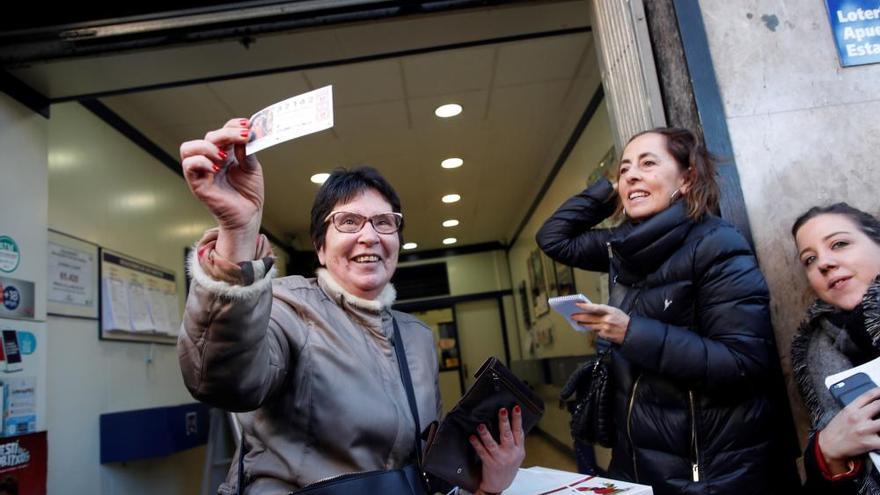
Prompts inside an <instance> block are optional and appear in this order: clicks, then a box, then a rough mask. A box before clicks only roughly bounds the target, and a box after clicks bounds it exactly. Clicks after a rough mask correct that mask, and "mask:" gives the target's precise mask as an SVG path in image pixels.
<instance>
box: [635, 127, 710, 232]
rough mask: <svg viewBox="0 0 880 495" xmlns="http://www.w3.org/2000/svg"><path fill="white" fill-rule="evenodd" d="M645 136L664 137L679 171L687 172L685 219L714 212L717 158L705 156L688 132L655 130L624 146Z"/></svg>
mask: <svg viewBox="0 0 880 495" xmlns="http://www.w3.org/2000/svg"><path fill="white" fill-rule="evenodd" d="M645 134H659V135H661V136H663V137H665V138H666V151H667V152H668V153H669V154H670V155H672V157H673V158H675V161H676V162H678V166H679V168H680V169H681V170H682V171H687V172H688V175H687V177H688V179H689V180H688V182H689V183H690V187H689V188H688V192H686V193H685V194H684V200H685V202H686V203H687V210H688V216H689V217H691V218H693V219H695V220H699V219H700V218H702V217H703V215H705V214H707V213H714V212H715V211H717V210H718V200H719V197H720V195H721V194H720V192H719V189H718V181H717V179H716V178H715V162H716V161H717V159H716V158H715V157H714V156H713V155H712V154H711V153H709V150H707V149H706V146H705V145H704V144H703V142H702V141H701V140H700V138H699V137H698V136H697V135H696V134H695V133H694V132H692V131H690V130H688V129H683V128H680V127H657V128H654V129H650V130H647V131H643V132H640V133H638V134H636V135H634V136H633V137H631V138H629V141H627V143H626V144H627V145H628V144H629V143H631V142H632V140H633V139H635V138H637V137H639V136H643V135H645Z"/></svg>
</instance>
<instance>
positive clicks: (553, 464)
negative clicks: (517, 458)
mask: <svg viewBox="0 0 880 495" xmlns="http://www.w3.org/2000/svg"><path fill="white" fill-rule="evenodd" d="M532 466H542V467H548V468H553V469H561V470H563V471H577V464H576V463H575V460H574V457H572V456H571V455H570V454H569V453H567V452H564V451H562V450H560V449H558V448H556V446H554V445H553V444H551V443H550V442H548V441H547V439H546V438H544V437H542V436H541V435H528V436H527V437H526V460H525V461H523V464H522V467H524V468H527V467H532Z"/></svg>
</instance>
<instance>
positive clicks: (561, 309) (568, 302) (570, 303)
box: [547, 294, 590, 332]
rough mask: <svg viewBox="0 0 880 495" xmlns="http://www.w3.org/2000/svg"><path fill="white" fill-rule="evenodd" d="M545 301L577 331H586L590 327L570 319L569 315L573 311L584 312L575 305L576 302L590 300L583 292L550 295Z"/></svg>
mask: <svg viewBox="0 0 880 495" xmlns="http://www.w3.org/2000/svg"><path fill="white" fill-rule="evenodd" d="M547 302H548V303H549V304H550V307H551V308H553V310H554V311H556V312H557V313H559V314H561V315H562V316H564V317H565V319H566V320H567V321H568V324H569V325H571V328H574V329H575V330H577V331H578V332H586V331H587V330H590V328H588V327H585V326H583V325H581V324H580V323H578V322H576V321H574V320H572V319H571V315H573V314H574V313H583V312H584V310H582V309H581V308H579V307H577V305H576V304H577V303H588V302H590V300H589V299H588V298H587V296H585V295H583V294H572V295H570V296H559V297H551V298H550V299H547Z"/></svg>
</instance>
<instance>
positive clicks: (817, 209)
mask: <svg viewBox="0 0 880 495" xmlns="http://www.w3.org/2000/svg"><path fill="white" fill-rule="evenodd" d="M826 214H834V215H843V216H845V217H847V218H849V219H850V220H852V222H853V223H854V224H856V227H858V228H859V230H861V231H862V232H863V233H864V234H865V235H866V236H868V237H870V238H871V240H872V241H874V242H875V243H876V244H878V245H880V220H878V219H877V217H875V216H874V215H871V214H870V213H867V212H864V211H862V210H860V209H858V208H853V207H852V206H850V205H848V204H846V203H843V202H841V203H834V204H833V205H829V206H814V207H812V208H810V209H809V210H807V211H806V212H804V214H803V215H801V216H799V217H797V220H795V221H794V224H793V225H792V226H791V236H792V237H795V238H796V237H797V232H798V230H800V229H801V227H803V226H804V224H805V223H807V221H809V220H810V219H812V218H815V217H818V216H819V215H826Z"/></svg>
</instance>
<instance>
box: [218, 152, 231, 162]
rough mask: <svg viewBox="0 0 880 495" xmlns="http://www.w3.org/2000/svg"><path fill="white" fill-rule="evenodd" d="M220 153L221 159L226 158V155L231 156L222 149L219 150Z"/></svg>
mask: <svg viewBox="0 0 880 495" xmlns="http://www.w3.org/2000/svg"><path fill="white" fill-rule="evenodd" d="M218 154H219V155H220V159H222V160H225V159H226V157H227V156H229V155H227V154H226V152H225V151H223V150H220V151H219V152H218Z"/></svg>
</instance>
